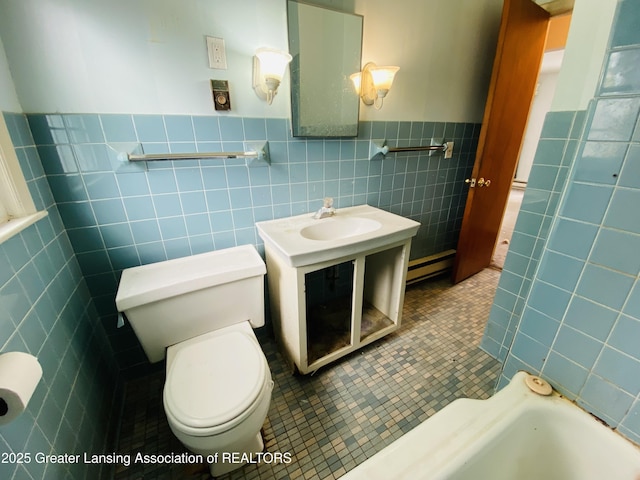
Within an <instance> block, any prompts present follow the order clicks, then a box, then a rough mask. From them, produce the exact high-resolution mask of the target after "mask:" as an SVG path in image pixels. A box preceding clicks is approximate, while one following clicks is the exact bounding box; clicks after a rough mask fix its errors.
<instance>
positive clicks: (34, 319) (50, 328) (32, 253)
mask: <svg viewBox="0 0 640 480" xmlns="http://www.w3.org/2000/svg"><path fill="white" fill-rule="evenodd" d="M5 119H6V123H7V127H8V129H9V132H10V136H11V140H12V142H13V144H14V146H15V150H16V153H17V156H18V159H19V161H20V164H21V168H22V171H23V173H24V176H25V179H26V180H27V184H28V186H29V190H30V192H31V194H32V196H33V198H34V201H35V203H36V206H37V208H38V209H39V210H47V212H48V215H47V216H46V217H45V218H43V219H41V220H39V221H38V222H37V223H35V224H34V225H31V226H30V227H28V228H27V229H25V230H23V231H22V232H21V233H20V234H18V235H16V236H14V237H12V238H11V239H9V240H7V241H5V242H4V243H2V245H0V302H1V303H2V308H1V309H0V345H1V346H2V347H1V351H2V352H10V351H22V352H28V353H31V354H32V355H35V356H36V357H37V358H38V360H39V362H40V364H41V365H42V369H43V375H42V379H41V381H40V383H39V384H38V386H37V388H36V390H35V392H34V395H33V397H32V398H31V401H30V402H29V404H28V406H27V409H26V410H25V412H24V413H23V414H22V415H21V416H19V417H18V418H17V419H16V420H15V421H13V422H12V423H10V424H8V425H4V426H3V427H2V430H0V445H1V447H0V449H1V450H2V451H3V452H15V453H23V452H29V453H30V454H31V455H32V459H31V462H30V463H26V462H25V463H23V464H21V465H19V464H16V463H13V464H11V463H4V462H3V463H0V477H1V478H99V477H100V476H101V475H102V474H103V473H105V472H101V471H100V470H101V469H102V467H101V466H100V465H93V466H92V465H85V464H82V463H81V464H56V463H41V462H40V463H38V462H36V461H35V459H34V457H33V456H34V455H35V454H36V453H42V454H66V453H74V452H76V453H77V452H87V453H89V454H91V453H103V452H105V451H108V450H109V449H111V448H113V442H114V438H115V437H114V434H115V432H114V429H113V425H115V424H116V423H117V422H116V420H117V419H118V417H119V414H120V411H119V401H120V400H119V399H120V397H121V394H120V393H119V392H118V387H117V385H118V375H119V372H118V366H117V365H116V364H115V362H114V355H113V352H112V351H111V348H110V346H109V343H108V339H107V337H106V335H105V332H104V330H103V328H102V326H101V324H100V320H99V317H98V313H97V310H96V308H95V306H94V304H93V302H92V299H91V294H90V292H89V289H88V287H87V285H86V283H85V281H84V279H83V274H82V272H81V270H80V266H79V264H78V262H77V261H76V258H75V255H74V251H73V248H72V245H71V243H70V241H69V238H68V237H67V234H66V232H65V228H64V225H63V222H62V219H61V218H60V215H59V214H58V209H57V207H56V205H55V202H54V198H53V196H52V194H51V190H50V188H49V185H48V183H47V180H46V177H45V173H44V170H43V169H42V164H41V162H40V159H39V156H38V152H37V149H36V147H35V145H34V142H33V139H32V137H31V132H30V130H29V126H28V124H27V121H26V119H25V117H24V115H22V114H10V113H7V114H5Z"/></svg>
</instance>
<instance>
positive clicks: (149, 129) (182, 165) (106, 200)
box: [27, 114, 480, 374]
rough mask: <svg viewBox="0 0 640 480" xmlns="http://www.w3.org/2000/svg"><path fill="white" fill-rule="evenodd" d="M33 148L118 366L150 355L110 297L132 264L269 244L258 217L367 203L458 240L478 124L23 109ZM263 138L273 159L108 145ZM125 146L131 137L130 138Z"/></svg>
mask: <svg viewBox="0 0 640 480" xmlns="http://www.w3.org/2000/svg"><path fill="white" fill-rule="evenodd" d="M27 118H28V121H29V124H30V126H31V131H32V133H33V137H34V140H35V143H36V145H37V151H38V153H39V155H40V158H41V159H42V165H43V168H44V171H45V173H46V177H47V180H48V181H49V184H50V186H51V190H52V192H53V196H54V198H55V201H56V204H57V206H58V209H59V210H60V215H61V217H62V220H63V223H64V226H65V227H66V229H67V233H68V235H69V238H70V241H71V244H72V246H73V250H74V251H75V253H76V256H77V259H78V262H79V265H80V268H81V271H82V273H83V275H84V278H85V279H86V281H87V284H88V288H89V290H90V292H91V295H92V297H93V300H94V302H95V304H96V308H97V310H98V313H99V315H100V317H101V319H102V321H103V324H104V327H105V329H106V331H107V334H108V336H109V338H110V340H111V345H112V347H113V349H114V351H115V353H116V358H117V359H118V362H119V363H120V366H121V368H122V369H123V370H125V371H129V372H131V374H135V371H136V369H137V368H140V369H142V370H144V368H145V365H146V364H147V361H146V358H145V357H144V354H143V352H142V350H141V348H140V346H139V344H138V341H137V339H136V338H135V335H134V334H133V332H132V330H131V329H130V327H129V326H128V325H125V327H123V328H120V329H117V328H116V317H115V314H116V310H115V304H114V298H115V293H116V290H117V285H118V280H119V277H120V273H121V271H122V270H123V269H124V268H127V267H131V266H135V265H140V264H146V263H151V262H157V261H161V260H166V259H171V258H177V257H182V256H186V255H192V254H197V253H201V252H206V251H210V250H214V249H221V248H225V247H231V246H235V245H241V244H254V245H256V246H257V247H258V249H259V251H261V252H262V251H263V244H262V243H261V239H260V238H259V236H258V235H257V232H256V229H255V222H257V221H261V220H270V219H273V218H280V217H286V216H290V215H297V214H303V213H309V212H313V211H316V210H317V209H318V208H320V207H321V206H322V199H323V197H333V198H334V200H335V203H334V206H336V207H337V208H341V207H349V206H353V205H358V204H363V203H367V204H369V205H372V206H375V207H380V208H382V209H385V210H388V211H391V212H393V213H397V214H400V215H403V216H406V217H410V218H412V219H415V220H417V221H419V222H421V224H422V226H421V227H420V230H419V232H418V235H417V237H416V238H415V239H414V242H413V246H412V251H411V256H412V258H419V257H422V256H425V255H430V254H434V253H438V252H441V251H444V250H447V249H451V248H455V247H456V243H457V239H458V234H459V230H460V224H461V221H462V215H463V212H464V207H465V201H466V195H467V189H466V188H467V187H466V185H465V183H464V179H465V178H467V177H468V175H469V174H470V172H471V169H472V166H473V161H474V157H475V150H476V147H477V141H478V135H479V131H480V126H479V124H473V123H444V122H440V123H438V122H361V124H360V134H359V136H358V137H357V138H353V139H318V140H316V139H304V138H293V137H291V136H290V133H289V132H290V124H289V121H288V120H285V119H272V118H243V117H225V116H188V115H124V114H122V115H119V114H107V115H103V114H86V115H80V114H68V115H67V114H37V115H36V114H29V115H27ZM432 138H437V139H446V140H447V141H454V143H455V147H454V152H453V158H451V159H444V158H443V155H442V154H441V153H440V154H436V155H432V156H429V155H428V153H424V152H423V153H420V154H417V153H415V154H407V153H403V154H390V155H388V156H387V158H385V159H383V160H382V159H374V160H371V159H370V157H369V149H370V140H371V139H386V140H387V142H388V144H389V145H390V146H417V145H429V144H430V142H431V139H432ZM261 140H267V141H268V142H269V151H270V157H271V165H269V166H247V165H246V162H245V160H244V159H212V160H209V159H207V160H180V161H176V160H174V161H155V162H152V161H150V162H140V163H127V162H125V163H123V162H121V161H120V160H118V156H117V153H116V150H117V148H116V149H113V148H110V146H113V145H114V144H127V142H128V144H129V145H131V144H132V143H134V144H135V143H140V144H141V145H142V147H143V149H144V152H145V153H168V152H172V153H174V152H175V153H191V152H207V151H213V152H220V151H241V150H243V148H244V147H243V142H245V141H261ZM123 148H124V147H123Z"/></svg>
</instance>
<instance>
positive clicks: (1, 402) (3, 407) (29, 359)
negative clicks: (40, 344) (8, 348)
mask: <svg viewBox="0 0 640 480" xmlns="http://www.w3.org/2000/svg"><path fill="white" fill-rule="evenodd" d="M41 377H42V367H41V366H40V364H39V363H38V359H37V358H36V357H34V356H33V355H29V354H28V353H24V352H9V353H3V354H2V355H0V425H6V424H7V423H9V422H10V421H12V420H13V419H15V418H16V417H17V416H18V415H20V414H21V413H22V412H24V409H25V408H26V407H27V404H28V403H29V400H30V399H31V395H33V392H34V390H35V389H36V386H37V385H38V382H39V381H40V378H41Z"/></svg>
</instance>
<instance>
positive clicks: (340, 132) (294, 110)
mask: <svg viewBox="0 0 640 480" xmlns="http://www.w3.org/2000/svg"><path fill="white" fill-rule="evenodd" d="M287 22H288V30H289V53H290V54H291V55H292V56H293V60H292V62H291V64H290V72H291V124H292V130H293V132H292V133H293V136H294V137H355V136H357V135H358V114H359V106H360V98H359V96H358V95H357V93H356V91H355V89H354V86H353V83H352V82H351V80H350V78H349V75H351V74H352V73H356V72H359V71H360V65H361V55H362V25H363V17H362V16H361V15H356V14H352V13H345V12H341V11H337V10H332V9H329V8H324V7H320V6H316V5H311V4H307V3H302V2H297V1H293V0H288V2H287Z"/></svg>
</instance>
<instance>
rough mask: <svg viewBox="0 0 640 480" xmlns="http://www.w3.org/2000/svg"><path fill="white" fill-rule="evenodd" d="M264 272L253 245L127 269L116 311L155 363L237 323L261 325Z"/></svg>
mask: <svg viewBox="0 0 640 480" xmlns="http://www.w3.org/2000/svg"><path fill="white" fill-rule="evenodd" d="M266 271H267V270H266V267H265V264H264V261H263V260H262V258H261V257H260V255H259V254H258V252H257V251H256V249H255V247H254V246H253V245H243V246H240V247H233V248H227V249H223V250H216V251H214V252H209V253H202V254H199V255H192V256H190V257H184V258H177V259H175V260H168V261H165V262H158V263H151V264H148V265H142V266H140V267H133V268H128V269H126V270H124V271H123V272H122V277H121V278H120V285H119V286H118V293H117V295H116V306H117V308H118V311H119V312H124V314H125V315H126V317H127V319H128V321H129V323H130V324H131V327H132V328H133V330H134V332H135V333H136V336H137V337H138V340H139V341H140V343H141V344H142V348H144V351H145V353H146V354H147V358H148V359H149V361H150V362H151V363H154V362H158V361H160V360H162V359H163V358H164V357H165V350H166V348H167V347H168V346H170V345H174V344H176V343H179V342H182V341H184V340H187V339H189V338H193V337H195V336H198V335H202V334H204V333H208V332H211V331H214V330H217V329H219V328H223V327H228V326H230V325H233V324H236V323H240V322H246V321H249V323H250V324H251V326H252V327H254V328H256V327H261V326H262V325H264V275H265V273H266Z"/></svg>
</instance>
